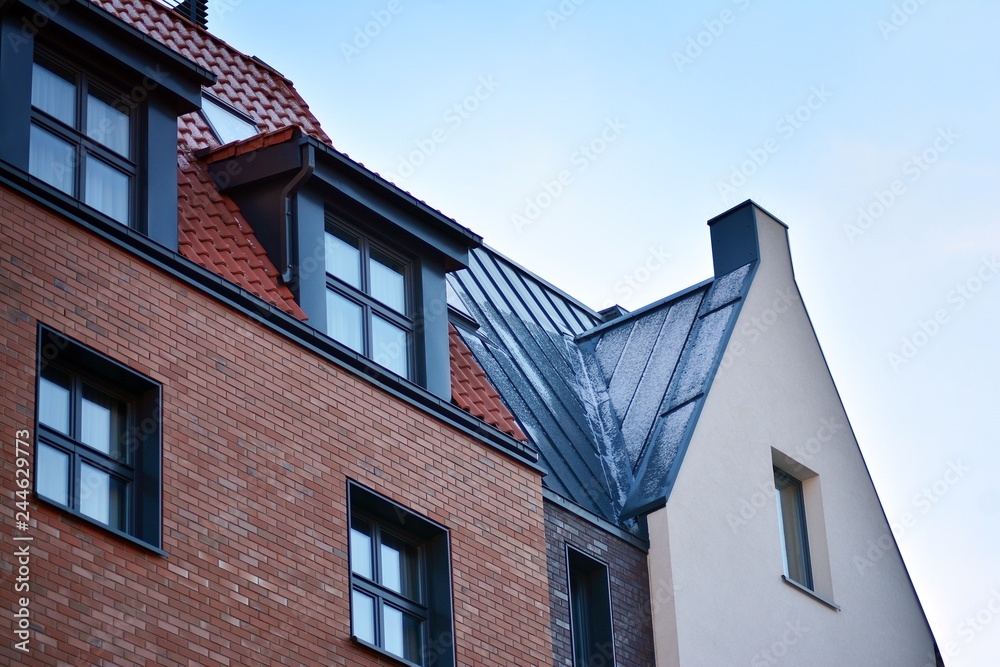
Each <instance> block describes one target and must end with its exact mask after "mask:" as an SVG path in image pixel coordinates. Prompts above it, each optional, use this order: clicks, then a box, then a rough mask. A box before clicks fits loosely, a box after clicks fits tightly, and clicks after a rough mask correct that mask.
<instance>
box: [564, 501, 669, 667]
mask: <svg viewBox="0 0 1000 667" xmlns="http://www.w3.org/2000/svg"><path fill="white" fill-rule="evenodd" d="M545 539H546V543H547V544H546V548H547V551H548V569H549V600H550V604H551V607H552V648H553V651H554V661H553V663H552V664H554V665H556V667H570V666H571V665H573V645H572V641H571V638H570V618H569V592H568V584H567V571H566V545H567V544H569V545H572V546H573V547H574V548H576V549H577V550H579V551H582V552H583V553H585V554H586V555H588V556H590V557H592V558H594V559H596V560H598V561H601V562H603V563H606V564H607V565H608V570H609V571H608V576H609V579H610V582H611V607H612V615H613V626H614V635H615V656H614V657H615V660H616V662H612V661H611V659H610V658H608V659H607V660H606V661H604V662H602V661H601V658H602V657H601V656H598V657H597V658H596V659H594V660H593V661H592V662H593V663H594V664H592V665H589V666H588V667H611V666H612V665H614V664H617V665H618V667H649V666H650V665H653V664H655V657H654V655H653V625H652V615H651V613H650V597H649V574H648V570H647V568H646V553H645V551H644V550H642V549H640V548H639V547H637V546H635V545H634V544H630V543H629V542H626V541H625V540H623V539H622V538H620V537H617V536H615V535H612V534H610V533H608V532H606V531H603V530H601V529H600V528H598V527H596V526H595V525H594V524H592V523H590V522H588V521H585V520H584V519H582V518H580V517H579V516H577V515H576V514H572V513H570V512H568V511H566V510H565V509H563V508H561V507H559V506H557V505H556V504H554V503H552V502H550V501H548V500H546V501H545Z"/></svg>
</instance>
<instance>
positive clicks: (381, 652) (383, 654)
mask: <svg viewBox="0 0 1000 667" xmlns="http://www.w3.org/2000/svg"><path fill="white" fill-rule="evenodd" d="M351 641H353V642H354V643H355V644H357V645H358V646H362V647H364V648H365V649H367V650H369V651H373V652H374V653H377V654H378V656H379V657H380V658H386V659H387V660H391V661H392V662H393V663H394V664H397V665H406V667H420V665H419V664H418V663H415V662H410V661H409V660H406V659H405V658H400V657H399V656H398V655H396V654H395V653H389V652H388V651H386V650H385V649H384V648H380V647H378V646H375V644H369V643H368V642H366V641H365V640H364V639H360V638H358V637H357V636H355V635H353V634H352V635H351Z"/></svg>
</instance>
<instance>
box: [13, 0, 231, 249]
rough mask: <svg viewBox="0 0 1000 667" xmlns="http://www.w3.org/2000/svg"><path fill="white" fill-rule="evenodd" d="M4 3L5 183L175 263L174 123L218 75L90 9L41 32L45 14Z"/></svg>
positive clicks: (73, 10)
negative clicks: (168, 255)
mask: <svg viewBox="0 0 1000 667" xmlns="http://www.w3.org/2000/svg"><path fill="white" fill-rule="evenodd" d="M2 4H3V7H4V9H3V11H0V28H2V31H3V35H4V38H3V39H2V40H0V63H3V68H2V70H3V72H2V75H0V118H2V119H3V122H2V123H0V173H2V174H3V176H4V178H5V180H7V181H8V182H10V184H11V186H12V187H14V188H15V189H16V190H17V191H19V193H20V194H21V195H23V196H25V197H28V198H30V199H33V200H34V201H36V202H38V203H40V204H42V205H43V206H46V207H48V208H49V209H51V210H54V211H56V212H57V213H60V214H62V215H65V216H68V217H69V218H70V219H72V220H74V221H75V222H76V223H77V224H82V225H84V226H85V227H90V228H92V229H99V230H101V232H102V233H106V234H107V235H108V237H109V238H113V239H116V240H117V241H120V242H124V243H127V244H136V243H137V244H140V245H144V246H146V245H148V243H149V242H150V241H151V242H153V243H156V244H159V245H160V246H162V247H164V248H166V249H167V250H170V251H173V252H176V251H177V249H178V243H177V230H178V226H177V119H178V118H179V117H180V116H182V115H183V114H187V113H191V112H193V111H196V110H198V109H199V108H200V107H201V91H202V88H203V87H205V86H211V85H212V84H214V83H215V76H214V75H213V74H212V73H211V72H209V71H207V70H205V69H203V68H201V67H199V66H198V65H197V64H195V63H193V62H191V61H190V60H188V59H187V58H184V57H183V56H181V55H179V54H178V53H176V52H174V51H172V50H171V49H170V48H168V47H166V46H164V45H162V44H160V43H158V42H156V41H155V40H152V39H150V38H149V37H148V36H147V35H145V34H143V33H142V32H140V31H138V30H136V29H135V28H133V27H131V26H129V25H127V24H125V23H123V22H122V21H121V20H119V19H117V18H116V17H114V16H112V15H111V14H108V13H107V12H105V11H102V10H101V9H100V8H99V7H95V6H94V5H93V4H92V3H89V2H61V3H59V8H58V9H59V11H58V12H57V13H58V18H57V17H56V15H55V14H51V15H48V18H47V19H46V20H45V21H43V22H41V23H38V17H39V14H38V12H39V11H40V10H39V9H38V5H37V3H32V2H29V0H9V1H8V2H3V3H2ZM24 25H30V26H32V30H30V31H28V30H22V29H21V26H24ZM8 37H10V39H8Z"/></svg>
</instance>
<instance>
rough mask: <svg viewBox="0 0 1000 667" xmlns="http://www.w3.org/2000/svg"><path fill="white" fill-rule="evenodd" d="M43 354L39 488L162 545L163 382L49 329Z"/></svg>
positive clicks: (45, 495) (87, 515) (42, 340)
mask: <svg viewBox="0 0 1000 667" xmlns="http://www.w3.org/2000/svg"><path fill="white" fill-rule="evenodd" d="M38 359H39V367H38V394H37V401H36V404H37V418H38V427H37V431H36V432H37V434H38V439H37V443H36V449H35V493H36V494H37V495H38V497H39V498H41V499H43V500H45V501H47V502H49V503H51V504H54V505H56V506H58V507H60V508H62V509H64V510H67V511H69V512H71V513H73V514H75V515H77V516H79V517H82V518H84V519H86V520H88V521H90V522H93V523H96V524H99V525H101V526H103V527H105V528H107V529H109V530H111V531H114V532H116V533H119V534H122V535H126V536H128V537H131V538H133V539H137V540H139V541H141V542H143V543H145V544H146V545H148V546H151V547H153V548H159V546H160V423H159V415H160V387H159V385H158V384H156V383H155V382H153V381H152V380H150V379H148V378H146V377H144V376H142V375H139V374H138V373H135V372H134V371H131V370H129V369H127V368H125V367H124V366H121V365H120V364H118V363H116V362H114V361H112V360H111V359H108V358H107V357H104V356H103V355H101V354H99V353H97V352H95V351H93V350H91V349H89V348H87V347H84V346H83V345H80V344H79V343H76V342H74V341H71V340H70V339H68V338H66V337H64V336H62V335H60V334H58V333H56V332H54V331H51V330H49V329H45V328H43V329H41V331H40V335H39V354H38Z"/></svg>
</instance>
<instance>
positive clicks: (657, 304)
mask: <svg viewBox="0 0 1000 667" xmlns="http://www.w3.org/2000/svg"><path fill="white" fill-rule="evenodd" d="M715 280H716V279H715V277H714V276H713V277H712V278H708V279H706V280H703V281H701V282H700V283H696V284H694V285H691V286H690V287H685V288H684V289H682V290H679V291H677V292H674V293H673V294H671V295H669V296H665V297H663V298H662V299H657V300H656V301H654V302H652V303H649V304H646V305H645V306H643V307H642V308H639V309H637V310H633V311H631V312H627V313H623V314H622V315H621V316H619V317H616V318H615V319H613V320H608V321H607V322H601V323H600V324H598V325H597V326H595V327H594V328H593V329H588V330H587V331H584V332H583V333H581V334H578V335H577V336H576V338H575V341H576V342H580V341H583V340H586V339H587V338H590V337H591V336H593V335H595V334H598V333H601V332H602V331H605V330H607V329H610V328H611V327H614V326H618V325H619V324H622V323H624V322H627V321H628V320H629V319H631V318H636V317H639V316H641V315H645V314H647V313H649V312H651V311H653V310H657V309H658V308H662V307H663V306H666V305H668V304H670V303H672V302H674V301H680V300H681V299H685V298H687V297H689V296H691V295H692V294H694V293H695V292H697V291H698V290H701V289H705V288H706V287H709V286H710V285H711V284H712V283H714V282H715Z"/></svg>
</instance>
